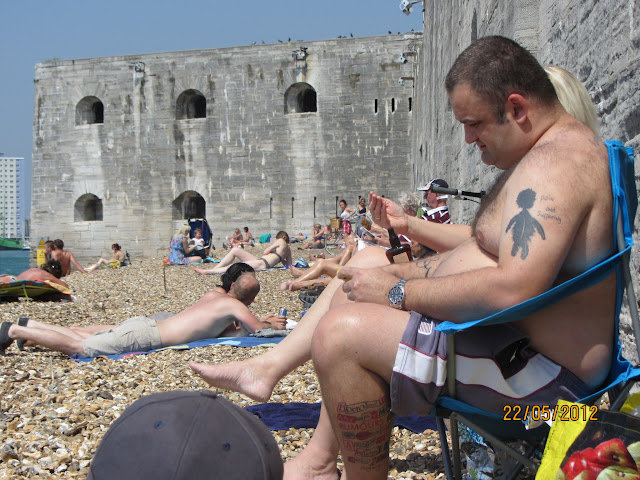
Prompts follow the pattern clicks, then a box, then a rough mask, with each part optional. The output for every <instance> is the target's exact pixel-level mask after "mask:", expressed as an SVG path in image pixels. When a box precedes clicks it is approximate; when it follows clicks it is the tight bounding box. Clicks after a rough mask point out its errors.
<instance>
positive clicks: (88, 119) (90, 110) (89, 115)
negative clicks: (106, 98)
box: [76, 97, 104, 125]
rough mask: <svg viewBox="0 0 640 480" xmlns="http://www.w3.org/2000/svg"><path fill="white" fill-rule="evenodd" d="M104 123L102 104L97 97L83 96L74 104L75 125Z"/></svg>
mask: <svg viewBox="0 0 640 480" xmlns="http://www.w3.org/2000/svg"><path fill="white" fill-rule="evenodd" d="M92 123H104V105H103V104H102V102H101V101H100V99H99V98H97V97H84V98H83V99H82V100H80V101H79V102H78V104H77V105H76V125H89V124H92Z"/></svg>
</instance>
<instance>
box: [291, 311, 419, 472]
mask: <svg viewBox="0 0 640 480" xmlns="http://www.w3.org/2000/svg"><path fill="white" fill-rule="evenodd" d="M380 310H381V307H380V305H371V304H358V305H351V304H349V305H344V306H342V307H340V308H338V309H335V310H332V311H331V312H329V313H328V314H327V315H326V316H325V318H324V319H323V321H322V322H321V323H320V324H319V325H318V328H317V329H316V332H315V334H314V336H313V342H312V352H313V362H314V367H315V368H316V372H317V374H318V378H319V380H320V386H321V389H322V400H323V402H322V405H323V409H326V410H324V412H325V415H324V416H322V415H321V418H320V422H319V423H318V428H317V430H316V432H320V435H321V437H320V439H318V441H317V442H316V438H315V434H314V436H313V438H312V439H311V441H310V442H309V445H308V447H307V448H309V447H312V450H311V451H310V452H309V455H307V452H306V449H305V452H303V453H302V454H300V455H299V456H298V457H296V460H297V464H296V465H294V466H295V468H296V469H297V470H298V471H304V470H303V469H304V468H307V471H312V470H310V469H313V471H323V472H325V471H330V470H331V469H335V452H336V450H337V447H338V445H339V449H340V451H341V452H342V460H343V462H344V467H345V472H346V473H347V476H348V478H349V480H358V479H380V480H386V478H387V473H388V470H389V438H390V433H391V428H392V427H393V414H392V413H391V403H390V399H389V382H390V379H391V373H392V368H393V364H394V361H395V356H396V353H397V349H398V344H399V342H400V340H401V338H402V334H403V332H404V329H405V328H406V325H407V322H408V319H409V313H408V312H404V311H396V310H392V309H385V310H384V312H383V313H381V312H380ZM363 332H367V334H366V335H363ZM328 422H330V424H331V426H332V431H333V432H334V435H329V434H327V433H326V431H325V429H326V428H327V427H326V425H325V424H326V423H328ZM356 433H358V435H357V436H356V435H355V434H356ZM331 440H333V442H337V443H334V444H332V443H331ZM322 449H324V450H322ZM331 456H334V457H333V458H331ZM314 459H315V460H314ZM317 459H324V462H325V464H324V465H319V464H318V460H317ZM286 468H287V467H286V466H285V471H286ZM292 478H293V477H292ZM305 478H314V477H305ZM315 478H323V477H315Z"/></svg>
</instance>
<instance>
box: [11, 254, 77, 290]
mask: <svg viewBox="0 0 640 480" xmlns="http://www.w3.org/2000/svg"><path fill="white" fill-rule="evenodd" d="M60 277H62V266H61V265H60V262H59V261H58V260H49V261H48V262H47V263H45V264H44V265H42V266H40V267H37V268H30V269H28V270H25V271H24V272H22V273H21V274H20V275H16V276H13V275H0V283H8V282H15V281H16V280H36V281H39V282H44V281H45V280H48V281H50V282H53V283H57V284H58V285H62V286H63V287H67V288H69V285H67V283H66V282H64V281H62V280H60Z"/></svg>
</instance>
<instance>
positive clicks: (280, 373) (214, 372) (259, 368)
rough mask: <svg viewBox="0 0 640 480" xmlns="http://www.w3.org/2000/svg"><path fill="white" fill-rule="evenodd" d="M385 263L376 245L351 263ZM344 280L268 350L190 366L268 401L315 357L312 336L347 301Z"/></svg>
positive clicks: (212, 382) (206, 376) (221, 384)
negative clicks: (283, 382)
mask: <svg viewBox="0 0 640 480" xmlns="http://www.w3.org/2000/svg"><path fill="white" fill-rule="evenodd" d="M385 264H388V260H387V257H386V256H385V250H384V249H382V248H376V247H370V248H367V249H365V250H362V251H361V252H359V253H358V255H355V256H354V257H353V260H352V261H351V263H350V265H352V266H355V267H357V266H360V267H362V268H374V267H378V266H381V265H385ZM343 283H344V282H343V281H342V280H340V279H339V278H334V279H333V280H331V282H330V283H329V285H327V288H325V289H324V291H323V292H322V294H321V295H320V296H319V297H318V299H317V300H316V301H315V302H314V304H313V305H312V306H311V308H310V309H309V310H308V311H307V313H306V315H305V316H304V317H302V320H300V322H299V323H298V325H297V326H296V328H294V329H293V330H292V331H291V333H290V334H289V335H287V336H286V337H285V339H284V340H282V341H281V342H280V343H278V345H276V346H275V347H273V348H271V349H270V350H269V351H268V352H267V353H265V354H263V355H259V356H257V357H253V358H249V359H247V360H243V361H241V362H232V363H225V364H220V365H205V364H201V363H196V362H190V363H189V366H190V367H191V368H192V369H193V370H194V371H195V372H196V373H197V374H198V375H200V376H201V377H202V378H203V379H204V380H205V381H206V382H207V383H208V384H209V385H212V386H214V387H217V388H223V389H226V390H232V391H234V392H240V393H242V394H244V395H246V396H247V397H249V398H251V399H253V400H256V401H261V402H264V401H267V400H268V399H269V397H270V396H271V393H272V392H273V389H274V388H275V386H276V384H277V383H278V382H279V381H280V379H281V378H282V377H284V376H285V375H286V374H287V373H289V372H291V371H292V370H294V369H295V368H297V367H299V366H300V365H302V364H303V363H304V362H306V361H307V360H309V359H310V358H311V338H312V337H313V333H314V332H315V329H316V326H317V325H318V322H319V321H320V319H321V318H322V317H323V315H324V314H325V313H327V312H328V311H329V309H330V308H334V307H336V306H338V305H342V304H343V303H346V302H347V299H346V296H345V294H344V292H343V291H342V285H343Z"/></svg>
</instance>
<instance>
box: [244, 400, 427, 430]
mask: <svg viewBox="0 0 640 480" xmlns="http://www.w3.org/2000/svg"><path fill="white" fill-rule="evenodd" d="M245 409H246V410H248V411H249V412H251V413H253V414H254V415H257V416H258V417H259V418H260V420H262V423H264V424H265V425H266V426H267V428H268V429H269V430H289V429H290V428H316V425H318V419H319V418H320V402H318V403H302V402H292V403H261V404H259V405H251V406H249V407H245ZM395 425H396V426H398V427H402V428H406V429H407V430H411V431H412V432H414V433H422V432H424V431H425V430H436V419H435V417H420V416H418V415H409V416H406V417H396V419H395Z"/></svg>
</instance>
